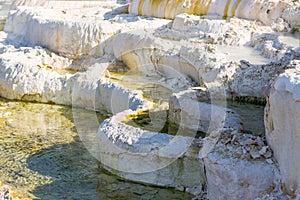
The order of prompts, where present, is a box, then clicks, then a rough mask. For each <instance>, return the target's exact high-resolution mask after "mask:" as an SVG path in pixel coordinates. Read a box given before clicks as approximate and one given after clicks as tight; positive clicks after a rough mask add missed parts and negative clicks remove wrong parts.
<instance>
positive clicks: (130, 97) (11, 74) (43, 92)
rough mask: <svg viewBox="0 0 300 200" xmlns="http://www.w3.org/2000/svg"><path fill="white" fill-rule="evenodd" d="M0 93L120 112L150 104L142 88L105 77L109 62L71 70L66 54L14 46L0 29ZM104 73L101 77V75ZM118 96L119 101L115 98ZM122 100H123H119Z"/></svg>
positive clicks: (4, 95)
mask: <svg viewBox="0 0 300 200" xmlns="http://www.w3.org/2000/svg"><path fill="white" fill-rule="evenodd" d="M1 36H2V37H1V40H2V43H1V44H0V50H1V51H2V52H3V53H2V54H1V55H0V66H1V67H0V88H1V90H0V95H1V96H2V97H6V98H9V99H19V100H24V101H37V102H45V103H56V104H64V105H74V106H80V107H84V108H89V109H94V110H99V109H104V110H106V111H108V112H112V113H117V112H120V111H122V110H126V109H128V108H130V109H133V110H136V109H139V108H143V107H145V108H147V107H151V106H152V103H150V102H149V101H146V100H144V99H143V96H142V92H140V91H134V90H129V89H125V88H124V87H122V86H120V85H118V84H115V83H112V82H111V81H109V80H108V79H107V78H105V77H102V76H103V75H104V74H105V70H106V68H107V66H108V65H109V63H103V64H95V65H92V66H90V68H89V69H88V70H87V71H86V72H77V73H75V74H70V73H68V71H67V70H66V69H68V68H69V67H70V66H71V65H72V64H71V61H70V60H69V59H67V58H64V57H61V56H58V55H56V54H54V53H51V52H49V51H47V50H45V49H42V48H38V47H37V48H31V47H20V48H15V47H14V46H12V45H9V44H7V42H8V41H6V34H4V33H3V32H2V33H1ZM101 77H102V78H101ZM112 99H118V102H116V101H114V100H112ZM120 102H122V103H120Z"/></svg>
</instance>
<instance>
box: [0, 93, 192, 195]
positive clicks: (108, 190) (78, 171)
mask: <svg viewBox="0 0 300 200" xmlns="http://www.w3.org/2000/svg"><path fill="white" fill-rule="evenodd" d="M76 112H82V113H79V114H82V115H84V116H88V115H90V113H91V112H92V111H87V110H84V109H76ZM92 113H93V115H95V113H94V112H92ZM105 118H106V117H105V116H103V115H101V114H99V113H97V119H98V121H99V122H101V121H102V120H104V119H105ZM85 122H86V124H85V126H87V127H89V123H88V120H86V121H85ZM0 161H1V162H0V181H2V182H3V183H5V184H9V185H10V186H12V187H13V188H14V191H16V194H14V195H15V196H19V197H21V198H22V199H24V198H28V199H72V200H73V199H92V200H93V199H191V198H192V195H190V194H187V193H183V192H179V191H176V190H173V189H165V188H158V187H151V186H146V185H141V184H137V183H132V182H128V181H124V180H121V179H119V178H117V177H115V176H113V175H111V174H106V173H105V172H103V171H102V170H101V168H100V167H99V166H100V164H99V162H98V161H97V160H96V159H95V158H94V157H92V156H91V155H90V153H89V152H88V151H87V150H86V148H85V146H84V145H83V143H82V141H81V140H80V138H79V136H78V134H77V133H76V129H75V127H74V123H73V114H72V109H71V108H70V107H66V106H59V105H49V104H35V103H24V102H14V101H7V100H5V99H0Z"/></svg>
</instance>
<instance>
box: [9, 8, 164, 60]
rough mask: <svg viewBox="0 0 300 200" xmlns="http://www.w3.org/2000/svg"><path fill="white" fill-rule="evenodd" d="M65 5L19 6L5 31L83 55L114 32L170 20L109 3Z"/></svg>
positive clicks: (68, 54)
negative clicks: (129, 12)
mask: <svg viewBox="0 0 300 200" xmlns="http://www.w3.org/2000/svg"><path fill="white" fill-rule="evenodd" d="M59 5H60V4H55V6H56V7H58V6H59ZM64 5H65V4H62V8H57V9H49V8H47V7H46V8H44V7H38V9H37V7H26V6H24V7H23V6H21V7H18V9H17V10H14V11H12V12H11V14H10V16H9V17H8V19H7V21H6V25H5V31H6V32H8V33H9V37H10V39H12V40H14V41H19V42H20V43H21V44H23V45H25V46H35V45H38V46H42V47H45V48H48V49H49V50H51V51H54V52H56V53H59V54H60V55H63V56H66V57H69V58H81V57H85V56H87V55H88V54H89V53H90V52H91V51H92V49H93V48H94V47H96V46H98V45H99V44H101V43H103V42H104V41H106V40H107V39H108V38H110V37H111V36H112V35H115V34H117V33H121V32H126V31H130V30H133V29H139V28H140V29H144V28H157V27H160V26H162V25H163V24H166V23H168V20H161V19H157V20H147V19H141V20H140V18H139V17H138V16H132V15H127V14H126V13H127V7H121V8H119V9H116V10H114V11H112V9H111V8H106V7H97V9H96V10H95V8H89V7H88V8H76V7H75V8H73V7H71V8H72V9H70V8H69V9H65V8H64ZM75 6H76V5H75ZM112 24H113V25H112Z"/></svg>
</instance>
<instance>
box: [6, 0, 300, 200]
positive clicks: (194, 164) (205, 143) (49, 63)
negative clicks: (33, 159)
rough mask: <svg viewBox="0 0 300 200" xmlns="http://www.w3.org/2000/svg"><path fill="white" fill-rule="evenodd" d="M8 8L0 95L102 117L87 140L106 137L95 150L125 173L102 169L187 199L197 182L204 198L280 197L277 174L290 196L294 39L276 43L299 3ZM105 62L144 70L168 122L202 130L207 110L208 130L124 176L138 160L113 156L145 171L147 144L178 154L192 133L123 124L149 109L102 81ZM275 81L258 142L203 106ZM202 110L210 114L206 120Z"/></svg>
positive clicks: (247, 95)
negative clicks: (164, 94)
mask: <svg viewBox="0 0 300 200" xmlns="http://www.w3.org/2000/svg"><path fill="white" fill-rule="evenodd" d="M122 3H124V2H122ZM41 6H42V7H41ZM13 8H15V10H12V11H11V13H10V15H9V16H8V19H7V22H6V24H5V32H1V33H0V95H1V96H2V97H6V98H9V99H19V100H24V101H37V102H44V103H56V104H65V105H73V106H77V107H83V108H88V109H92V110H104V111H106V112H108V113H111V114H113V116H111V118H109V119H107V120H105V121H104V122H103V123H102V124H101V125H100V127H99V132H98V134H97V136H98V137H99V138H102V139H103V141H105V142H104V144H102V145H100V147H101V146H102V147H103V146H105V145H107V146H108V147H110V145H115V144H116V145H119V147H120V148H121V151H120V152H119V151H116V152H114V151H110V150H109V148H104V149H102V150H103V151H102V153H103V156H104V157H102V159H104V160H105V161H107V162H108V163H109V162H111V165H112V167H114V166H121V167H129V168H130V170H128V171H126V172H124V171H118V170H114V169H112V168H109V166H106V167H107V169H108V170H110V171H111V172H113V173H115V174H117V175H119V176H121V177H123V178H126V179H129V180H133V181H139V182H143V183H150V184H156V185H159V186H168V187H175V188H177V189H179V190H182V191H187V192H190V193H193V194H197V195H198V194H201V193H203V192H206V191H205V189H207V193H208V197H209V198H210V199H225V198H227V199H241V198H245V199H255V198H258V197H262V198H263V196H264V195H269V194H271V193H272V192H274V191H278V192H281V191H280V189H278V188H279V185H280V181H282V183H283V184H282V185H283V192H285V193H286V194H287V195H292V196H296V195H297V194H298V193H299V185H298V181H300V179H299V177H300V176H299V172H298V171H297V169H298V163H299V161H300V159H299V156H298V155H297V152H298V150H299V148H298V146H299V145H298V144H299V141H298V133H299V129H300V128H299V125H298V124H297V121H296V119H298V118H299V117H300V116H299V113H300V111H299V109H298V107H299V105H298V104H299V91H298V89H299V64H297V62H296V61H295V60H297V59H298V60H299V58H300V48H299V46H298V45H296V44H295V43H297V42H295V40H296V41H298V40H297V38H295V35H293V36H291V37H289V39H291V38H293V40H292V41H293V42H289V43H286V42H284V40H283V39H282V36H285V34H290V33H291V32H294V31H297V30H299V27H300V17H299V15H300V12H299V10H300V3H299V2H295V1H288V0H249V1H246V0H227V1H225V0H219V1H218V0H211V1H209V0H199V1H193V0H173V1H167V0H163V1H154V0H140V1H138V0H132V1H131V2H130V4H129V7H128V5H124V4H116V3H115V2H114V1H105V2H102V1H99V2H90V3H87V2H85V1H83V2H80V3H79V2H73V1H72V2H70V3H69V2H68V1H46V0H43V1H34V0H22V1H16V2H15V3H14V5H13ZM141 15H143V16H141ZM199 15H201V16H199ZM202 15H203V16H202ZM149 16H151V17H149ZM222 17H224V18H225V17H226V18H227V17H233V18H227V19H226V20H222V19H221V18H222ZM162 18H167V19H162ZM261 22H262V23H263V25H262V23H261ZM266 25H267V26H266ZM276 31H277V32H276ZM278 31H279V32H278ZM280 31H285V32H280ZM287 31H290V32H287ZM254 52H256V54H255V55H254V56H253V55H252V56H251V55H250V54H252V53H254ZM246 54H247V55H246ZM259 59H260V60H259ZM258 60H259V62H258ZM116 63H121V64H120V66H118V65H117V64H116ZM110 66H113V68H114V69H115V70H116V71H118V70H120V71H122V70H125V71H126V70H128V69H131V70H133V71H134V72H139V73H140V72H142V73H143V74H144V75H145V76H147V77H151V76H153V74H155V75H156V76H159V77H160V78H161V79H163V81H161V82H163V83H168V84H165V86H166V87H167V86H168V89H170V88H171V89H172V93H173V94H172V95H170V97H171V98H170V101H169V103H168V102H165V103H166V106H165V107H164V109H168V110H169V116H168V117H169V118H168V119H170V120H171V121H172V122H175V123H177V125H178V124H180V123H182V122H184V125H186V126H187V127H188V128H190V129H194V130H202V131H205V130H207V129H209V128H207V127H208V126H207V124H208V123H209V122H210V120H211V119H212V117H211V116H213V114H215V115H218V116H217V117H213V118H214V119H213V120H215V121H216V123H215V125H216V126H212V127H213V130H209V131H208V133H207V137H205V138H199V139H196V140H195V143H192V145H191V147H190V148H187V149H186V152H184V153H183V154H181V155H180V156H179V159H178V160H176V161H174V162H173V163H172V164H171V165H169V166H167V167H166V168H163V169H160V170H157V171H153V172H149V173H140V174H139V173H131V172H132V171H134V170H135V167H136V169H139V170H142V169H144V168H143V167H141V166H142V164H143V163H139V162H138V161H139V160H138V159H137V160H134V159H132V160H126V159H124V160H122V155H125V156H126V155H128V150H130V151H132V152H133V153H135V152H139V151H140V153H141V154H138V156H140V157H139V158H142V160H144V161H145V163H146V164H147V163H149V166H150V164H151V165H154V166H155V165H156V164H158V163H159V160H160V159H159V158H160V157H159V156H161V155H160V154H159V153H160V152H159V151H157V149H159V148H161V147H165V146H167V144H168V143H169V142H173V143H175V144H176V145H175V147H177V148H175V150H176V151H177V150H180V148H181V147H184V145H186V144H187V143H188V142H190V141H191V139H193V137H188V135H183V136H182V137H180V138H179V139H178V140H176V139H174V138H176V137H174V136H172V135H168V134H165V133H159V132H153V131H146V130H143V129H142V128H137V127H133V126H131V125H128V124H125V122H124V121H126V120H127V119H128V118H129V117H130V116H131V114H132V113H134V114H136V113H138V112H139V111H140V110H149V109H154V105H155V104H153V102H152V101H151V100H147V99H145V98H144V97H143V93H142V91H140V88H139V90H135V89H129V88H126V87H125V86H123V85H121V84H118V83H115V82H114V81H111V80H110V78H109V73H108V72H107V71H106V69H108V70H110V68H109V67H110ZM126 72H127V71H126ZM280 74H282V75H281V76H280V77H279V78H278V79H277V77H278V76H279V75H280ZM103 75H104V76H103ZM274 80H276V81H275V84H274V85H273V87H272V89H271V93H270V95H269V97H267V101H268V107H267V110H266V119H265V121H266V128H267V130H266V133H267V139H268V142H269V144H267V143H266V140H265V135H264V134H263V133H246V132H243V127H242V120H241V119H240V117H239V115H238V114H237V113H236V112H235V111H233V110H229V109H224V108H220V107H217V106H215V105H211V104H210V103H213V100H216V101H217V100H219V101H220V100H221V101H224V100H227V99H228V98H230V99H235V98H237V99H242V100H245V101H251V102H260V103H261V102H264V101H265V100H266V99H265V95H266V94H268V90H265V89H266V88H267V87H266V86H269V85H270V84H272V83H273V81H274ZM186 82H187V83H186ZM185 83H186V84H185ZM181 86H182V87H181ZM192 86H193V88H191V87H192ZM194 86H197V87H194ZM174 88H175V89H177V90H175V89H174ZM201 88H203V90H202V89H201ZM283 97H284V100H285V101H283V100H282V99H283ZM113 99H116V101H113ZM181 102H185V103H186V106H182V104H181ZM286 102H288V103H286ZM128 109H131V111H128ZM212 109H214V110H216V111H217V112H215V113H211V115H209V112H210V111H211V110H212ZM201 114H202V115H201ZM200 115H201V116H200ZM225 115H226V116H225ZM224 117H227V118H224ZM87 120H89V119H87ZM201 123H202V124H201ZM200 125H201V126H200ZM213 125H214V124H213ZM216 127H217V128H216ZM282 133H285V134H282ZM95 135H96V133H95ZM187 141H188V142H187ZM268 145H270V147H271V148H272V149H273V151H274V157H273V154H272V152H271V149H270V147H269V146H268ZM98 147H99V146H98ZM149 152H150V153H152V156H153V157H152V158H153V159H149V160H147V157H144V154H143V153H145V154H147V153H149ZM291 152H292V153H291ZM165 153H167V154H164V155H166V156H165V157H163V159H166V160H168V159H170V158H171V159H173V158H174V157H172V156H174V155H173V154H172V153H173V151H166V152H165ZM135 156H136V155H135ZM275 158H276V159H277V161H278V163H279V169H280V175H281V177H280V179H278V174H279V170H278V169H277V165H276V164H275V163H276V160H275ZM286 163H288V164H286ZM139 164H140V165H139ZM245 171H246V172H245ZM162 174H163V175H164V176H163V177H162Z"/></svg>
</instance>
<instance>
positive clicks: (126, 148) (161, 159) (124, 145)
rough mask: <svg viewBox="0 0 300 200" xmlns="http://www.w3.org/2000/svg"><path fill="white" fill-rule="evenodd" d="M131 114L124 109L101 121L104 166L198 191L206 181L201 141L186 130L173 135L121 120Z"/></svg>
mask: <svg viewBox="0 0 300 200" xmlns="http://www.w3.org/2000/svg"><path fill="white" fill-rule="evenodd" d="M132 114H136V112H133V111H130V110H128V111H124V112H121V113H118V114H117V115H114V116H113V117H111V118H110V119H107V120H105V121H104V122H103V123H101V124H100V127H99V131H98V134H97V139H98V141H97V145H98V152H100V154H99V159H100V160H101V162H102V163H103V164H104V165H105V168H106V169H107V170H109V171H111V172H113V173H114V174H117V175H118V176H121V177H123V178H126V179H129V180H133V181H137V182H143V183H148V184H154V185H159V186H166V187H174V188H176V189H178V190H183V191H187V192H190V193H192V194H199V193H200V192H201V191H202V188H203V186H204V185H205V179H204V171H203V163H202V161H201V160H199V159H198V151H199V148H201V141H199V140H195V141H193V140H194V138H193V137H189V136H188V135H186V133H185V132H183V133H178V135H176V136H172V135H168V134H164V133H158V132H149V131H146V130H142V129H140V128H136V127H133V126H130V125H126V124H124V123H122V121H127V120H128V117H129V115H132Z"/></svg>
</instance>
